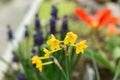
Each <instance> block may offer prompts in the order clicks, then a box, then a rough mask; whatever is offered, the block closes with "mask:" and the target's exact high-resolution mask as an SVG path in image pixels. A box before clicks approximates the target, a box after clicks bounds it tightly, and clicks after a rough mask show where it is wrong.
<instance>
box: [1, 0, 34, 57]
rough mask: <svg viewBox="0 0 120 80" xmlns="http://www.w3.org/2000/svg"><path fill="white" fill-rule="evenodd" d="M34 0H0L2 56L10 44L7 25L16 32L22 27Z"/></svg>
mask: <svg viewBox="0 0 120 80" xmlns="http://www.w3.org/2000/svg"><path fill="white" fill-rule="evenodd" d="M32 2H33V0H0V55H1V54H2V53H4V52H5V49H6V47H7V44H8V39H7V36H6V35H7V25H11V26H12V28H13V30H14V31H15V30H16V29H17V28H18V26H19V25H20V23H21V21H22V19H23V17H24V16H25V14H26V12H27V11H28V10H29V7H30V6H31V4H32Z"/></svg>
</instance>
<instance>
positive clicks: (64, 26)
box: [61, 16, 68, 33]
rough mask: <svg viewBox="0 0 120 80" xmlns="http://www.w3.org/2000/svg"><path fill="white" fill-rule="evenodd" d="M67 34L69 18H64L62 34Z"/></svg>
mask: <svg viewBox="0 0 120 80" xmlns="http://www.w3.org/2000/svg"><path fill="white" fill-rule="evenodd" d="M66 32H68V20H67V16H64V18H63V22H62V29H61V33H66Z"/></svg>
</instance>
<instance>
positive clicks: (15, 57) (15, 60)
mask: <svg viewBox="0 0 120 80" xmlns="http://www.w3.org/2000/svg"><path fill="white" fill-rule="evenodd" d="M12 61H13V62H16V63H18V62H19V59H18V57H17V56H16V55H15V54H14V55H13V59H12Z"/></svg>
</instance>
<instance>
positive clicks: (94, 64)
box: [91, 52, 100, 80]
mask: <svg viewBox="0 0 120 80" xmlns="http://www.w3.org/2000/svg"><path fill="white" fill-rule="evenodd" d="M91 58H92V62H93V66H94V69H95V73H96V77H97V80H100V75H99V71H98V68H97V64H96V61H95V59H94V55H93V53H92V52H91Z"/></svg>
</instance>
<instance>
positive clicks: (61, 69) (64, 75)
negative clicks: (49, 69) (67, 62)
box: [61, 69, 67, 80]
mask: <svg viewBox="0 0 120 80" xmlns="http://www.w3.org/2000/svg"><path fill="white" fill-rule="evenodd" d="M61 71H62V73H63V76H64V77H65V79H66V80H67V76H66V74H65V71H64V70H63V69H61Z"/></svg>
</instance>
